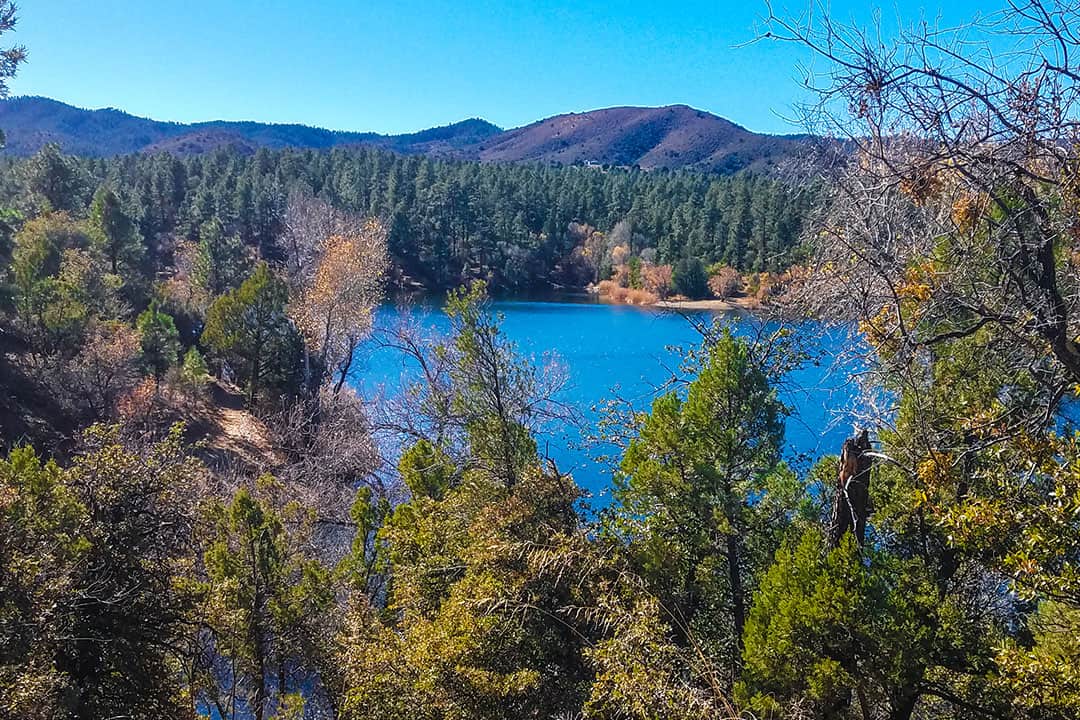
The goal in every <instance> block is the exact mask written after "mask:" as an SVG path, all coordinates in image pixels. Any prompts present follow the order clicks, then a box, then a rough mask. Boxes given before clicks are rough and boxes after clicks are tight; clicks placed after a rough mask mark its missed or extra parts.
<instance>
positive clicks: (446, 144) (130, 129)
mask: <svg viewBox="0 0 1080 720" xmlns="http://www.w3.org/2000/svg"><path fill="white" fill-rule="evenodd" d="M0 129H3V131H4V134H5V135H6V136H7V148H6V149H5V152H7V153H10V154H13V155H30V154H32V153H34V152H36V151H37V150H38V149H39V148H40V147H41V146H42V145H44V144H45V143H49V142H55V143H58V144H59V145H60V147H61V148H63V150H64V151H65V152H68V153H71V154H74V155H88V156H109V155H122V154H126V153H134V152H143V151H149V152H153V151H168V152H174V153H179V154H191V153H198V152H205V151H208V150H213V149H215V148H217V147H221V146H223V145H228V146H235V147H238V148H246V149H252V150H254V149H256V148H260V147H268V148H283V147H302V148H329V147H334V146H336V145H354V144H364V145H376V146H379V147H384V148H387V149H390V150H396V151H399V152H432V151H440V152H449V151H453V150H455V149H457V148H460V147H464V146H467V145H474V144H476V143H477V142H480V141H481V140H483V139H485V138H487V137H489V136H491V135H494V134H498V133H500V132H501V130H500V129H499V128H497V127H495V126H494V125H492V124H491V123H488V122H484V121H483V120H477V119H473V120H465V121H463V122H459V123H455V124H453V125H448V126H446V127H440V128H432V129H430V130H424V131H421V132H418V133H411V134H408V135H380V134H378V133H371V132H342V131H336V130H324V129H322V128H313V127H308V126H306V125H277V124H270V123H259V122H230V121H225V120H214V121H210V122H201V123H192V124H184V123H172V122H162V121H158V120H148V119H146V118H140V117H135V116H134V115H130V114H128V113H126V112H123V111H121V110H115V109H112V108H109V109H104V110H83V109H81V108H76V107H73V106H71V105H67V104H65V103H62V102H58V101H56V100H50V99H48V98H41V97H18V98H11V99H9V100H4V101H0Z"/></svg>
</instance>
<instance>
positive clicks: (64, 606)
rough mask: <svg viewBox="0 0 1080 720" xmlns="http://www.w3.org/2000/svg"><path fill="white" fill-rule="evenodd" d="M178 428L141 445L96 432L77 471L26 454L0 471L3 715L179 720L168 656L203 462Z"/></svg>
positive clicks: (178, 618)
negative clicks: (167, 719) (159, 440)
mask: <svg viewBox="0 0 1080 720" xmlns="http://www.w3.org/2000/svg"><path fill="white" fill-rule="evenodd" d="M180 433H181V430H180V429H179V428H177V429H174V431H173V432H172V433H170V435H169V436H168V438H167V439H166V440H165V441H164V442H162V443H160V444H157V445H154V446H152V447H149V448H147V449H144V450H134V449H131V448H129V447H127V446H126V445H124V444H123V443H121V441H120V439H119V436H118V434H117V432H116V431H115V430H113V429H103V428H93V429H91V430H90V431H89V432H88V434H87V435H86V437H85V439H84V440H85V443H86V445H87V450H86V451H85V452H84V453H83V454H81V455H79V456H78V457H77V458H76V459H75V461H74V463H73V464H72V465H71V467H69V468H67V469H62V468H60V467H59V466H57V465H56V464H54V463H43V462H41V460H39V459H38V457H37V456H36V454H35V453H34V452H33V451H32V450H30V449H29V448H22V449H17V450H14V451H12V453H11V454H10V455H9V456H8V458H7V459H6V460H5V461H3V462H0V558H2V560H3V562H0V714H3V715H4V716H5V717H33V718H59V717H88V718H89V717H114V716H117V715H124V716H126V717H133V718H146V719H147V720H149V719H151V718H158V717H163V716H168V717H175V716H176V715H177V714H181V713H182V712H183V707H182V705H181V704H180V692H179V690H180V688H179V686H178V683H177V680H178V678H177V677H176V675H175V673H174V672H173V670H174V668H173V666H172V663H171V660H170V657H171V652H172V649H173V648H174V647H175V646H176V644H177V643H178V642H180V638H181V637H182V635H183V633H184V632H185V631H186V625H185V623H184V617H185V612H186V609H187V608H189V607H190V606H191V598H190V597H189V596H187V595H185V594H184V593H183V592H179V591H177V589H176V588H175V586H174V584H173V581H174V578H175V576H176V573H177V572H178V571H179V570H180V569H181V567H182V561H183V559H184V558H185V556H186V555H187V553H188V552H189V550H190V548H191V542H192V536H191V523H190V508H191V500H192V496H191V491H192V488H193V485H194V483H195V482H196V479H197V478H198V476H199V474H200V473H201V467H200V466H199V465H198V464H197V463H195V462H194V461H192V460H191V459H190V458H189V457H188V456H187V455H186V453H185V452H184V451H183V448H182V445H181V443H180Z"/></svg>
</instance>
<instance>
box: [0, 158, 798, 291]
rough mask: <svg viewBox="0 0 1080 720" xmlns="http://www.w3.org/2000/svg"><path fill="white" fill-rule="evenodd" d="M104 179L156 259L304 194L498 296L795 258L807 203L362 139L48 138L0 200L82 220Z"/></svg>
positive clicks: (0, 182) (781, 192) (765, 190)
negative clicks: (378, 224) (182, 141)
mask: <svg viewBox="0 0 1080 720" xmlns="http://www.w3.org/2000/svg"><path fill="white" fill-rule="evenodd" d="M102 185H105V186H107V187H110V188H112V189H113V190H114V191H115V192H116V194H117V195H118V196H119V197H120V199H121V202H122V203H123V205H124V207H125V208H126V209H127V212H128V213H129V214H130V215H131V216H132V218H133V219H134V220H135V221H136V222H137V223H138V226H139V230H140V233H141V236H142V237H143V238H145V241H146V242H147V244H148V245H149V246H150V247H149V249H150V251H151V253H152V254H158V253H164V254H165V255H168V254H169V253H170V252H171V248H172V247H175V246H176V245H177V243H179V244H181V245H182V244H183V243H185V242H189V241H192V242H197V241H198V240H199V239H200V236H201V235H203V234H204V233H205V226H206V225H207V224H208V223H211V222H215V223H220V226H221V228H222V229H223V230H224V232H225V234H226V235H229V236H235V237H237V238H239V240H240V241H242V242H243V243H244V244H245V245H247V246H249V247H251V248H260V249H266V248H270V247H271V246H272V245H273V242H274V239H275V238H276V237H277V236H278V235H279V234H280V232H281V223H282V221H283V216H284V208H285V206H286V204H287V201H288V198H289V195H290V194H291V193H294V192H296V191H302V192H308V193H313V194H315V195H317V196H318V197H320V198H322V199H323V200H326V201H327V202H330V203H332V204H333V205H334V206H336V207H339V208H341V209H343V210H349V211H352V212H355V213H357V214H360V215H365V216H373V217H379V218H381V219H382V220H383V221H384V223H385V224H386V227H387V230H388V233H389V246H390V252H391V254H392V256H393V258H394V260H395V266H396V269H397V270H398V271H399V273H400V275H399V280H400V281H401V282H403V283H405V284H408V285H414V284H419V285H422V286H424V287H426V288H428V289H433V290H436V289H437V290H441V289H447V288H453V287H456V286H457V285H459V284H460V283H462V282H465V281H468V280H471V279H477V278H482V279H484V280H486V281H488V282H489V284H490V285H491V286H492V287H493V288H494V289H496V290H502V291H521V290H530V289H539V288H545V287H551V286H553V285H556V286H566V285H568V286H582V285H585V284H587V283H589V282H595V281H597V280H603V279H604V278H607V277H608V276H609V275H610V274H611V273H612V271H613V268H614V266H615V265H617V264H619V263H620V262H626V261H627V259H629V258H634V257H637V258H640V259H641V261H642V262H644V263H646V264H649V265H651V264H660V265H663V264H670V265H675V266H677V265H678V264H679V262H680V261H693V262H695V263H700V264H705V265H708V264H712V263H724V264H727V265H731V266H733V267H735V268H738V269H740V270H744V271H748V272H760V271H778V270H783V269H784V268H786V267H788V266H789V265H790V264H791V263H792V262H793V261H795V260H797V259H798V258H797V256H798V248H797V242H798V239H799V237H800V233H801V224H802V218H803V217H804V215H805V214H806V211H807V207H808V205H807V204H808V202H810V198H809V194H810V193H809V191H808V190H807V189H805V188H803V189H798V190H796V189H793V188H790V187H789V186H787V185H785V184H784V183H781V182H780V181H777V180H773V179H770V178H767V177H764V176H761V175H754V174H749V173H741V174H739V175H736V176H732V177H723V176H716V175H705V174H701V173H692V172H685V171H679V172H645V171H641V170H623V169H618V170H603V169H601V168H594V167H555V166H551V165H544V164H538V163H527V164H507V163H477V162H470V161H461V160H449V159H433V158H429V157H424V156H418V155H401V154H398V153H393V152H388V151H386V150H380V149H373V148H335V149H332V150H330V151H315V150H291V149H287V150H279V151H271V150H267V149H265V148H263V149H259V150H258V151H256V152H255V153H254V154H249V153H246V152H241V151H237V150H236V149H219V150H216V151H214V152H211V153H207V154H199V155H191V156H186V157H180V156H176V155H169V154H153V155H150V154H139V155H125V156H116V157H111V158H78V157H74V156H65V155H62V154H60V153H59V152H58V151H57V148H56V146H55V145H48V146H46V147H45V148H44V149H43V150H41V151H40V152H38V153H37V154H35V155H34V156H32V157H30V158H26V159H14V158H8V159H3V158H0V207H5V206H6V207H13V208H18V209H20V210H21V211H22V212H23V213H24V214H26V215H28V216H29V215H32V214H33V213H34V212H35V208H41V207H51V208H53V209H56V210H63V211H66V212H67V213H69V214H70V215H73V216H77V217H78V216H82V215H84V214H85V213H86V212H87V206H88V204H89V202H90V199H91V197H92V196H93V194H94V192H95V191H96V190H97V189H98V188H99V187H101V186H102ZM620 258H621V259H620Z"/></svg>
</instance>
